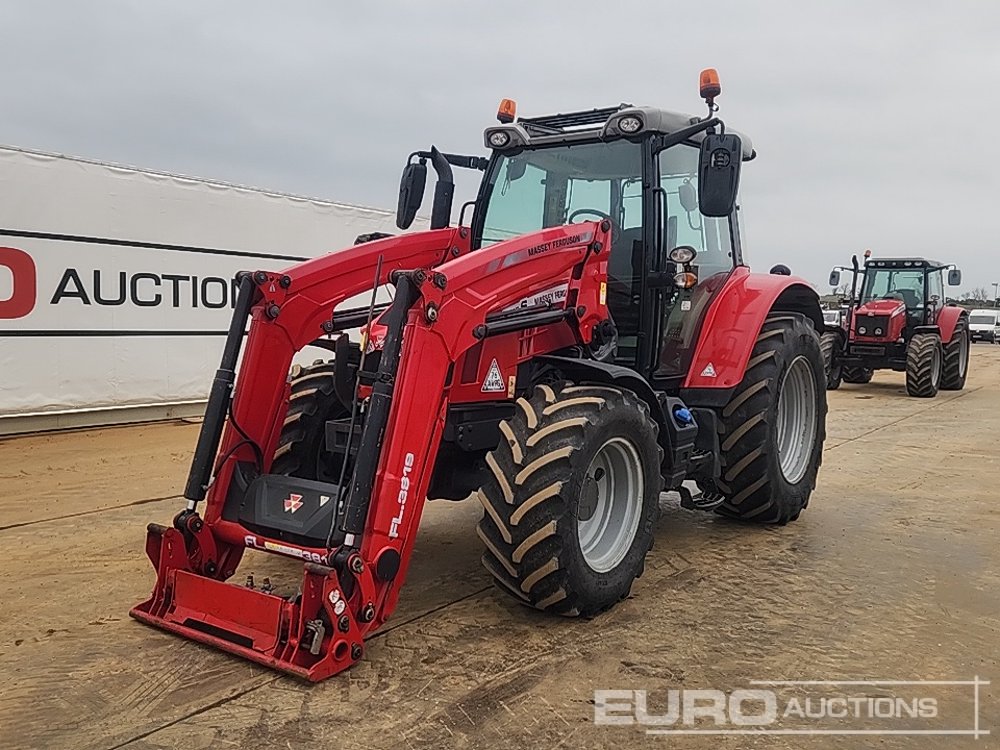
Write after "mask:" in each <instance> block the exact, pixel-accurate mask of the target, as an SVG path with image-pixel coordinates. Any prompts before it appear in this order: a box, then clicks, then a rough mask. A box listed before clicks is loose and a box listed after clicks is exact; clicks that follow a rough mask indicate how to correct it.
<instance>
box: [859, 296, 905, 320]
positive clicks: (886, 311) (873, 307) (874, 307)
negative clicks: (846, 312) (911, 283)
mask: <svg viewBox="0 0 1000 750" xmlns="http://www.w3.org/2000/svg"><path fill="white" fill-rule="evenodd" d="M903 312H906V303H904V302H903V301H902V300H898V299H876V300H872V301H871V302H866V303H865V304H863V305H861V307H859V308H858V311H857V315H858V316H862V315H889V316H892V315H897V314H900V313H903Z"/></svg>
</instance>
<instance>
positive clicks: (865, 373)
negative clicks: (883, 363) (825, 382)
mask: <svg viewBox="0 0 1000 750" xmlns="http://www.w3.org/2000/svg"><path fill="white" fill-rule="evenodd" d="M841 374H842V376H843V378H844V382H845V383H859V384H864V383H870V382H872V375H874V374H875V371H874V370H872V369H870V368H868V367H845V368H844V369H843V371H842V373H841Z"/></svg>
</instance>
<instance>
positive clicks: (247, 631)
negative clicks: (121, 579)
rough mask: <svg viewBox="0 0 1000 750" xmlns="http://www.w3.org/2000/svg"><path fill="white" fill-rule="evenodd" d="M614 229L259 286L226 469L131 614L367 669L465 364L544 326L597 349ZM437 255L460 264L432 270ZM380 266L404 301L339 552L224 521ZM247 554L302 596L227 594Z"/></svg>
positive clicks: (376, 249)
mask: <svg viewBox="0 0 1000 750" xmlns="http://www.w3.org/2000/svg"><path fill="white" fill-rule="evenodd" d="M610 228H611V227H610V224H609V223H608V222H606V221H604V222H599V223H598V222H589V223H582V224H574V225H570V226H564V227H555V228H551V229H546V230H542V231H540V232H536V233H534V234H531V235H526V236H523V237H519V238H517V239H514V240H509V241H506V242H501V243H497V244H495V245H492V246H490V247H489V248H486V249H482V250H479V251H477V252H475V253H471V254H467V255H462V248H463V247H464V246H467V245H463V244H459V240H464V239H465V238H464V237H461V236H460V233H461V232H462V231H463V230H454V229H452V230H439V231H435V232H428V233H422V234H420V235H414V236H411V237H409V238H406V237H402V238H389V239H385V240H378V241H376V242H372V243H368V244H366V245H363V246H358V247H356V248H353V249H352V250H347V251H343V252H342V253H337V254H336V255H331V256H326V257H324V258H321V259H317V260H314V261H309V262H307V263H304V264H301V265H299V266H296V267H294V268H291V269H288V270H287V271H286V272H285V273H284V274H271V273H263V272H258V273H257V274H255V275H254V277H253V280H254V283H255V286H256V290H257V301H256V303H255V304H254V305H253V308H252V312H251V319H252V321H251V326H250V334H249V337H248V339H247V345H246V352H245V355H244V360H243V366H242V369H241V374H240V377H239V378H238V379H237V382H236V387H235V391H234V394H233V404H232V413H233V415H234V417H235V420H230V422H229V424H228V426H227V427H226V430H225V432H224V434H223V436H222V441H221V448H220V449H219V450H218V451H217V455H218V456H222V457H223V460H222V461H221V464H222V465H221V466H218V467H217V469H218V470H217V472H216V477H215V479H214V481H213V482H212V483H211V486H210V487H209V488H208V490H207V501H208V507H207V509H206V512H205V517H204V521H203V522H202V521H201V519H200V517H199V516H198V514H197V512H196V499H192V498H190V497H189V504H188V508H187V510H185V511H184V512H182V513H181V514H180V515H179V516H178V518H177V519H175V526H174V528H165V527H161V526H156V525H151V526H150V530H149V538H148V540H147V553H148V554H149V556H150V559H151V560H152V562H153V564H154V566H155V567H156V568H157V583H156V587H155V589H154V592H153V596H152V597H151V599H150V600H148V601H147V602H144V603H143V604H140V605H138V606H137V607H135V608H134V609H133V611H132V614H133V616H135V617H136V618H138V619H140V620H142V621H143V622H146V623H148V624H152V625H155V626H158V627H162V628H164V629H167V630H170V631H172V632H175V633H178V634H181V635H184V636H186V637H188V638H192V639H194V640H198V641H200V642H202V643H207V644H210V645H213V646H216V647H218V648H221V649H224V650H227V651H230V652H232V653H237V654H240V655H242V656H244V657H246V658H248V659H251V660H253V661H257V662H259V663H262V664H265V665H268V666H271V667H273V668H276V669H280V670H282V671H286V672H289V673H292V674H296V675H298V676H301V677H305V678H307V679H309V680H320V679H324V678H325V677H328V676H330V675H332V674H335V673H337V672H340V671H342V670H343V669H346V668H347V667H349V666H350V665H351V664H353V663H354V662H355V661H357V660H358V659H359V658H360V657H361V655H362V653H363V648H362V642H363V639H364V638H365V637H366V636H368V635H369V634H370V633H371V632H372V631H374V630H375V629H376V628H378V627H379V626H380V625H382V623H384V622H385V621H386V620H387V619H388V618H389V616H390V615H391V614H392V611H393V610H394V608H395V606H396V602H397V600H398V598H399V593H400V589H401V587H402V585H403V582H404V580H405V577H406V573H407V570H408V568H409V563H410V558H411V554H412V550H413V545H414V540H415V536H416V530H417V526H418V524H419V521H420V516H421V512H422V509H423V504H424V502H425V500H426V494H427V490H428V487H429V484H430V479H431V474H432V469H433V467H434V462H435V459H436V456H437V451H438V446H439V444H440V440H441V433H442V430H443V427H444V421H445V413H446V409H447V406H448V403H449V391H450V388H451V375H452V373H453V371H454V365H455V363H456V361H457V360H458V359H459V357H461V356H462V355H463V354H464V353H465V352H466V351H467V350H469V349H470V348H471V347H473V346H474V345H475V344H477V343H478V342H480V341H481V340H482V339H484V338H488V337H490V336H492V335H503V334H505V333H510V332H512V331H517V330H528V329H533V328H539V327H542V328H544V327H546V326H552V327H556V326H561V327H565V328H567V329H569V330H571V331H572V332H573V336H574V338H575V340H576V341H578V342H579V343H581V344H583V343H588V342H589V341H590V339H591V332H592V331H593V330H594V328H595V327H596V326H597V325H598V324H599V323H600V322H601V321H603V320H605V319H606V318H607V308H606V306H605V304H604V294H603V291H602V290H603V289H604V285H605V283H606V278H607V276H606V274H607V255H608V252H607V248H609V247H610ZM453 247H458V248H460V249H459V250H458V252H452V250H451V248H453ZM442 253H444V254H446V255H447V256H449V257H452V259H450V260H444V262H441V263H440V264H437V265H435V264H436V263H437V261H438V260H439V259H442ZM454 256H457V257H454ZM379 257H381V258H382V270H381V274H380V278H379V281H380V282H392V283H395V285H396V295H395V298H394V301H393V303H392V305H391V306H390V308H389V310H388V311H387V312H386V315H385V316H384V318H383V322H384V323H385V324H386V327H387V332H386V343H385V346H384V349H383V352H382V356H381V358H380V363H379V370H378V373H377V375H376V382H375V385H374V386H373V388H372V395H371V397H370V400H369V404H368V406H367V412H366V419H365V422H364V429H363V431H362V435H361V440H360V447H359V452H358V456H357V462H356V465H355V469H354V476H353V478H352V481H351V484H350V485H349V489H348V492H347V494H346V507H345V509H344V513H343V515H342V516H341V520H340V522H339V523H340V525H341V529H340V530H341V531H342V532H343V537H342V538H343V543H342V544H340V545H339V546H337V547H335V548H332V549H330V548H321V547H307V546H303V545H296V544H291V543H285V542H283V543H278V542H275V541H274V540H272V539H268V538H267V537H266V535H264V534H261V533H258V532H254V531H251V530H248V529H247V528H246V527H245V526H243V525H242V524H241V523H239V522H238V521H236V520H233V519H232V518H224V517H223V508H224V507H225V504H226V501H227V499H228V498H229V495H230V492H231V485H232V484H233V470H234V467H235V466H236V465H237V463H239V462H241V461H242V462H247V461H252V460H254V458H255V455H254V454H255V452H254V450H253V448H252V446H251V445H250V443H255V444H256V445H257V446H259V447H260V450H261V454H262V456H263V464H264V465H263V466H261V467H260V470H261V471H262V472H266V471H267V470H268V468H269V466H270V460H271V459H270V457H271V456H272V454H273V452H274V448H275V444H276V440H277V433H278V432H279V430H280V427H281V424H282V421H283V420H284V417H285V410H286V408H287V406H286V404H287V398H288V387H287V384H286V374H287V372H288V368H289V366H290V364H291V360H292V357H293V355H294V354H295V352H296V351H298V350H299V349H301V348H302V347H304V346H306V345H308V344H309V343H310V342H311V341H313V340H315V339H316V338H317V336H318V335H319V333H321V332H323V331H324V330H325V329H324V328H323V324H324V323H327V322H328V321H329V320H330V319H331V313H332V310H333V308H334V307H336V306H337V305H338V304H340V303H341V302H343V301H344V300H345V299H347V298H349V297H351V296H352V295H354V294H357V293H358V292H359V291H363V290H364V289H365V288H368V287H371V285H372V283H373V281H374V277H375V268H376V267H377V266H378V259H379ZM411 263H412V265H410V267H409V268H407V265H408V264H411ZM554 282H565V283H567V284H568V292H567V296H566V303H565V306H564V307H561V308H551V307H550V308H546V309H544V310H538V311H532V310H528V311H522V310H518V311H515V312H510V313H498V311H502V310H504V308H507V307H509V306H510V305H512V304H514V303H517V302H518V301H519V300H521V299H523V298H524V297H526V296H530V295H531V294H534V293H537V292H539V291H542V290H544V289H545V288H547V287H550V286H551V285H552V284H553V283H554ZM207 421H208V420H207V419H206V422H207ZM234 421H235V423H236V424H234V423H233V422H234ZM237 425H238V427H237ZM215 455H216V452H213V459H212V460H213V462H215V461H218V460H219V459H217V458H216V457H215ZM246 547H252V548H256V549H264V550H267V551H271V552H275V553H278V554H283V555H287V556H292V557H296V558H299V559H302V560H304V561H306V562H307V565H306V566H305V571H304V579H303V584H302V590H301V596H299V597H297V598H282V597H279V596H276V595H275V594H273V593H269V592H263V591H258V590H252V589H247V588H244V587H239V586H235V585H232V584H228V583H225V582H224V581H225V579H226V578H228V577H230V576H232V575H233V574H234V573H235V568H236V565H237V564H238V562H239V559H240V556H241V554H242V552H243V549H245V548H246Z"/></svg>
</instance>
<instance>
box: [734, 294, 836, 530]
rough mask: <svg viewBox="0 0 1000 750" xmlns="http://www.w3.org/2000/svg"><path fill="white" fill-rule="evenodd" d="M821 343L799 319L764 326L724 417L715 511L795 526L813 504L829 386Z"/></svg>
mask: <svg viewBox="0 0 1000 750" xmlns="http://www.w3.org/2000/svg"><path fill="white" fill-rule="evenodd" d="M819 343H820V340H819V336H818V335H817V334H816V331H815V330H814V329H813V327H812V325H811V324H810V322H809V321H808V320H807V319H806V318H805V317H804V316H802V315H797V314H787V313H786V314H776V315H771V316H769V317H768V318H767V320H765V321H764V325H763V326H762V327H761V330H760V333H759V334H758V336H757V341H756V343H755V344H754V348H753V351H752V353H751V355H750V361H749V362H748V364H747V369H746V373H745V374H744V376H743V381H742V382H741V383H740V384H739V386H737V387H736V390H735V391H734V393H733V396H732V398H731V399H730V401H729V403H728V404H727V405H726V406H725V407H724V408H723V409H722V412H721V414H720V416H721V426H722V429H721V434H720V438H721V441H722V442H721V450H722V454H721V459H722V475H721V477H720V478H719V480H718V481H717V486H718V489H719V490H720V491H721V492H722V494H723V495H724V496H725V500H724V501H723V503H722V504H721V505H720V506H719V507H718V508H717V509H716V512H717V513H720V514H722V515H725V516H729V517H731V518H738V519H740V520H744V521H753V522H755V523H778V524H785V523H788V522H789V521H794V520H795V519H796V518H798V517H799V513H801V512H802V510H803V508H805V507H806V505H808V503H809V496H810V495H811V494H812V491H813V489H814V488H815V487H816V475H817V474H818V472H819V466H820V464H821V463H822V460H823V441H824V439H825V438H826V387H825V385H826V380H825V377H824V363H823V355H822V354H821V352H820V346H819Z"/></svg>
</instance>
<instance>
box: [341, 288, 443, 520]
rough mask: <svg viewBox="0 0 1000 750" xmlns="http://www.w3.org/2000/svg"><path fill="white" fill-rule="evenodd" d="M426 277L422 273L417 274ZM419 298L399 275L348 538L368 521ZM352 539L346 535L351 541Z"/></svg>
mask: <svg viewBox="0 0 1000 750" xmlns="http://www.w3.org/2000/svg"><path fill="white" fill-rule="evenodd" d="M415 273H416V274H423V271H416V272H415ZM418 295H419V292H418V289H417V286H416V284H415V283H414V281H413V279H411V277H410V274H408V273H400V272H397V275H396V296H395V298H394V299H393V301H392V304H391V305H390V306H389V311H388V313H387V314H386V316H385V319H384V322H385V326H386V334H385V342H384V344H383V346H382V356H381V359H380V360H379V366H378V373H377V374H376V376H375V384H374V385H373V386H372V395H371V399H370V401H369V403H368V413H367V415H366V417H365V427H364V430H363V431H362V433H361V444H360V446H359V447H358V458H357V463H356V464H355V466H354V475H353V477H352V478H351V489H350V493H349V494H348V496H347V503H346V505H345V507H344V515H343V520H342V521H341V526H340V530H341V531H343V532H344V534H345V535H353V536H357V535H359V534H361V533H362V532H363V531H364V530H365V523H366V522H367V520H368V507H369V506H370V505H371V501H372V488H373V486H374V484H375V472H376V471H377V470H378V464H379V460H380V458H381V456H382V450H381V448H382V437H383V436H384V435H385V427H386V425H387V424H388V422H389V409H390V408H391V406H392V392H393V389H394V387H395V384H396V372H397V371H398V370H399V352H400V347H401V345H402V341H403V326H404V325H406V318H407V316H408V315H409V312H410V308H411V307H413V304H414V302H416V301H417V297H418ZM351 538H352V536H347V539H351Z"/></svg>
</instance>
